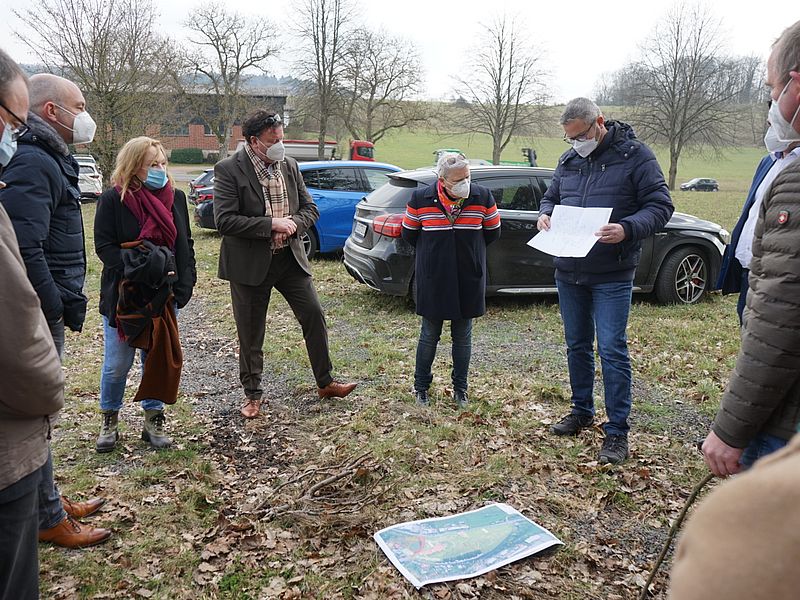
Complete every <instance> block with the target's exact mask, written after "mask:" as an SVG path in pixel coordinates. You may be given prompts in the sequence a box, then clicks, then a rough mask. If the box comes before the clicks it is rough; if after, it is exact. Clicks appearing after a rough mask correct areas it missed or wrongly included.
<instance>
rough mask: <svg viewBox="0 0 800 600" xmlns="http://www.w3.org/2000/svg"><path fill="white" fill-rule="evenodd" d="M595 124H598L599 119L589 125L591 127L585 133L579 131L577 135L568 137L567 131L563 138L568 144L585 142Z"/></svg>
mask: <svg viewBox="0 0 800 600" xmlns="http://www.w3.org/2000/svg"><path fill="white" fill-rule="evenodd" d="M595 125H597V121H594V122H593V123H592V124H591V125H589V127H588V128H587V129H586V131H584V132H583V133H579V134H578V135H576V136H575V137H567V134H566V133H565V134H564V137H563V138H561V139H563V140H564V141H565V142H567V143H568V144H571V143H572V142H585V141H586V136H587V135H589V132H590V131H591V130H592V127H594V126H595Z"/></svg>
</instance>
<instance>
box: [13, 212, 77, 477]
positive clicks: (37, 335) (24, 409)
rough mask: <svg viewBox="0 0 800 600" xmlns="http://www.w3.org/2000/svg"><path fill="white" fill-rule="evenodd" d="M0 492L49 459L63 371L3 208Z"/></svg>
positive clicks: (58, 408)
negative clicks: (49, 447) (53, 421)
mask: <svg viewBox="0 0 800 600" xmlns="http://www.w3.org/2000/svg"><path fill="white" fill-rule="evenodd" d="M0 282H2V285H0V381H1V382H2V385H1V386H0V491H2V490H4V489H5V488H7V487H8V486H10V485H11V484H13V483H16V482H17V481H19V480H20V479H22V478H23V477H25V476H26V475H30V474H31V473H33V472H34V471H35V470H36V469H38V468H39V467H41V466H42V465H43V464H44V461H45V460H46V459H47V444H48V442H47V438H48V434H49V432H50V422H49V417H50V416H51V415H53V414H55V413H57V412H58V411H59V410H61V407H62V406H64V373H63V371H62V370H61V362H60V361H59V360H58V354H56V347H55V345H54V344H53V338H52V337H51V335H50V330H49V329H48V327H47V321H46V320H45V318H44V314H43V313H42V308H41V306H40V304H39V298H38V296H37V295H36V292H35V291H34V289H33V286H31V282H30V281H28V276H27V274H26V273H25V263H24V262H23V261H22V256H21V255H20V253H19V248H18V246H17V238H16V236H15V235H14V229H13V227H12V226H11V221H10V220H9V218H8V215H7V214H6V211H5V210H4V209H3V207H2V206H0Z"/></svg>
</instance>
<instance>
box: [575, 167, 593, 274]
mask: <svg viewBox="0 0 800 600" xmlns="http://www.w3.org/2000/svg"><path fill="white" fill-rule="evenodd" d="M587 161H588V163H589V167H588V168H587V169H586V185H585V186H583V197H582V198H581V208H586V195H587V194H588V193H589V180H590V179H591V178H592V163H593V161H592V158H591V157H589V158H588V159H587ZM573 260H574V261H575V271H574V272H573V273H574V277H575V281H574V284H575V285H578V281H579V280H580V274H581V263H580V260H579V259H573Z"/></svg>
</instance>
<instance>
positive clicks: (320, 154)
mask: <svg viewBox="0 0 800 600" xmlns="http://www.w3.org/2000/svg"><path fill="white" fill-rule="evenodd" d="M327 132H328V117H327V115H325V112H324V111H322V114H320V117H319V140H318V142H317V159H318V160H325V135H326V134H327Z"/></svg>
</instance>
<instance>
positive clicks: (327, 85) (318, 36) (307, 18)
mask: <svg viewBox="0 0 800 600" xmlns="http://www.w3.org/2000/svg"><path fill="white" fill-rule="evenodd" d="M352 19H353V7H352V4H351V0H304V1H303V5H302V6H301V7H300V8H299V17H298V29H299V31H298V33H299V36H300V39H301V40H302V47H301V52H300V54H301V57H300V60H298V62H297V67H298V70H299V71H300V73H301V75H300V78H301V79H305V80H307V81H308V82H310V84H309V89H306V90H304V94H305V96H306V99H307V100H311V101H313V103H314V108H315V110H314V112H315V113H316V118H317V121H318V123H319V138H318V139H319V146H318V156H319V158H320V159H323V158H324V157H325V136H326V135H327V133H328V121H329V119H330V118H331V117H332V116H333V114H334V112H335V111H336V107H337V103H338V101H339V98H338V93H339V88H340V86H341V82H342V78H343V73H344V69H345V49H346V40H347V37H348V33H349V32H350V28H351V23H352Z"/></svg>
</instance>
